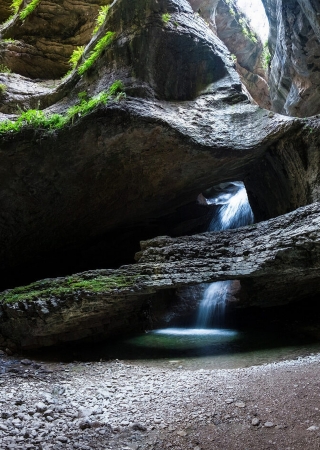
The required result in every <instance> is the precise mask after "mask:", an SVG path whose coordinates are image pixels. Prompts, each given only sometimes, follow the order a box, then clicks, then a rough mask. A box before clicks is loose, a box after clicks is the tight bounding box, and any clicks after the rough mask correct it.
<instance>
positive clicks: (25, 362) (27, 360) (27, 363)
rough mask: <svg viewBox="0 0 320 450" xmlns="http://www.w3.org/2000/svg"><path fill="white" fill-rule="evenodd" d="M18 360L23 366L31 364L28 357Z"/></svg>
mask: <svg viewBox="0 0 320 450" xmlns="http://www.w3.org/2000/svg"><path fill="white" fill-rule="evenodd" d="M20 362H21V364H23V365H24V366H31V364H32V361H30V359H22V360H21V361H20Z"/></svg>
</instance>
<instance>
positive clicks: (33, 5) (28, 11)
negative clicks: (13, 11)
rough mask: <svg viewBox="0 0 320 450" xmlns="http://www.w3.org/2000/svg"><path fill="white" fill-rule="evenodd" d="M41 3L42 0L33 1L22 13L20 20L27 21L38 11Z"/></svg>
mask: <svg viewBox="0 0 320 450" xmlns="http://www.w3.org/2000/svg"><path fill="white" fill-rule="evenodd" d="M40 1H41V0H31V2H30V3H29V4H28V5H27V6H26V7H25V8H23V10H22V11H21V12H20V14H19V17H20V19H21V20H25V19H26V18H27V17H28V16H29V15H30V14H31V13H32V12H33V11H34V10H35V9H36V7H37V6H38V5H39V3H40Z"/></svg>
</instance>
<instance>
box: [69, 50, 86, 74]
mask: <svg viewBox="0 0 320 450" xmlns="http://www.w3.org/2000/svg"><path fill="white" fill-rule="evenodd" d="M83 52H84V46H81V47H77V48H76V49H75V50H73V52H72V55H71V56H70V59H69V64H70V66H71V67H72V70H74V69H75V68H76V67H77V64H78V61H79V59H80V58H81V56H82V55H83Z"/></svg>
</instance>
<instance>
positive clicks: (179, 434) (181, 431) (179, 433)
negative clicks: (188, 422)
mask: <svg viewBox="0 0 320 450" xmlns="http://www.w3.org/2000/svg"><path fill="white" fill-rule="evenodd" d="M187 434H188V433H187V432H186V431H184V430H178V431H177V435H178V436H181V437H184V436H187Z"/></svg>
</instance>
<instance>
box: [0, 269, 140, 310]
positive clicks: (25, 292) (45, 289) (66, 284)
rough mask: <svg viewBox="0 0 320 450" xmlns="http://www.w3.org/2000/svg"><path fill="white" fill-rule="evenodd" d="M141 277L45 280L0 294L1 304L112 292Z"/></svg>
mask: <svg viewBox="0 0 320 450" xmlns="http://www.w3.org/2000/svg"><path fill="white" fill-rule="evenodd" d="M138 278H141V276H139V275H128V276H125V275H112V276H102V275H100V276H97V277H95V278H92V279H83V278H81V277H80V276H76V275H75V276H72V277H68V278H64V279H57V280H53V281H51V280H50V281H49V280H43V281H38V282H36V283H32V284H30V285H28V286H22V287H18V288H15V289H11V290H9V291H5V292H3V293H2V294H0V303H4V304H5V303H14V302H20V301H21V302H23V301H34V300H37V299H49V298H50V297H66V296H70V295H74V294H76V293H78V292H79V291H82V292H89V293H104V292H110V291H112V290H113V289H119V288H126V287H130V286H132V285H133V284H134V283H135V282H136V281H137V279H138Z"/></svg>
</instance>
